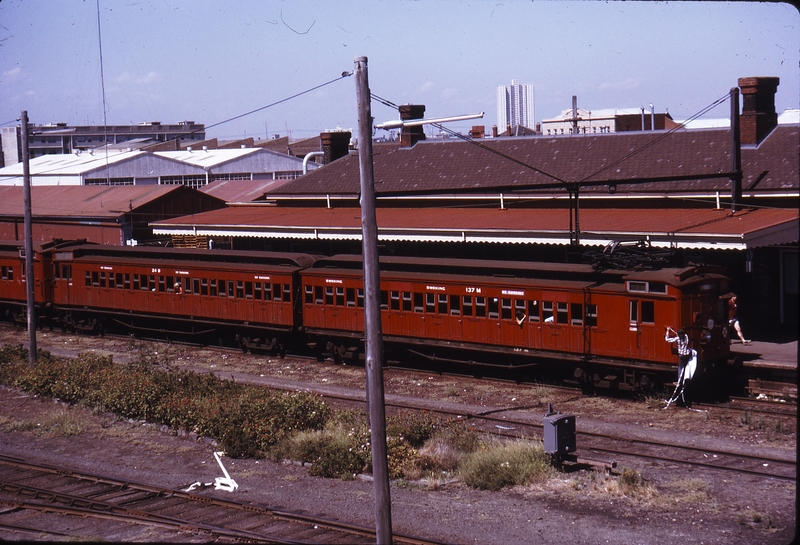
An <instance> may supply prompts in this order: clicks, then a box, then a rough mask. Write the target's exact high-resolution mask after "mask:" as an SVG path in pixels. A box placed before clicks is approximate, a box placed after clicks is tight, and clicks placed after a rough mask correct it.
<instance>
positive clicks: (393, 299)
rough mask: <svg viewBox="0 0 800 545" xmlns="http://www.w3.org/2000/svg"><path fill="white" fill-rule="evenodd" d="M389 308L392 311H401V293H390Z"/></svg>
mask: <svg viewBox="0 0 800 545" xmlns="http://www.w3.org/2000/svg"><path fill="white" fill-rule="evenodd" d="M389 308H390V309H391V310H400V292H399V291H391V292H389Z"/></svg>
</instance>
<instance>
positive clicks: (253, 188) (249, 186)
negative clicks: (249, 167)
mask: <svg viewBox="0 0 800 545" xmlns="http://www.w3.org/2000/svg"><path fill="white" fill-rule="evenodd" d="M288 182H291V180H217V181H215V182H211V183H210V184H208V185H205V186H203V187H201V188H200V191H201V192H202V193H205V194H207V195H211V196H213V197H216V198H218V199H222V200H223V201H225V202H229V203H233V202H252V201H255V200H256V199H261V198H262V197H264V195H265V194H266V193H268V192H270V191H272V190H274V189H276V188H278V187H281V186H282V185H284V184H286V183H288Z"/></svg>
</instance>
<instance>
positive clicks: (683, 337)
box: [664, 326, 692, 381]
mask: <svg viewBox="0 0 800 545" xmlns="http://www.w3.org/2000/svg"><path fill="white" fill-rule="evenodd" d="M664 340H665V341H667V342H668V343H675V344H677V346H678V381H681V380H682V378H683V374H684V369H686V364H687V363H689V359H690V358H691V357H692V349H691V348H689V335H687V334H686V332H685V331H684V330H683V329H679V330H678V331H675V330H674V329H672V328H671V327H670V326H667V332H666V334H665V335H664Z"/></svg>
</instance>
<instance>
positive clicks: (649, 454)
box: [321, 393, 797, 481]
mask: <svg viewBox="0 0 800 545" xmlns="http://www.w3.org/2000/svg"><path fill="white" fill-rule="evenodd" d="M321 395H322V396H323V397H325V398H326V399H328V400H330V401H337V402H345V403H354V404H358V403H363V401H364V400H363V398H361V397H360V396H346V395H330V394H324V393H323V394H321ZM386 407H387V410H396V411H420V410H423V411H426V412H427V413H432V414H437V415H439V416H441V417H443V418H449V419H457V420H467V421H469V422H470V423H471V424H472V425H473V426H474V427H476V428H477V429H480V430H481V431H483V432H486V433H492V434H495V435H499V436H503V437H507V438H520V437H538V438H541V437H542V434H543V424H541V423H538V422H532V421H530V420H523V419H518V418H514V417H513V416H512V415H513V412H515V411H529V410H530V409H536V410H541V408H540V407H538V406H537V407H512V408H499V409H492V410H488V411H485V412H472V413H470V412H462V411H454V410H449V409H442V408H437V407H435V406H433V405H429V404H427V403H426V402H425V401H423V400H420V401H419V402H415V403H414V404H408V403H396V402H391V401H387V402H386ZM577 436H578V450H579V451H580V452H581V453H582V454H581V455H580V456H579V461H580V460H581V459H584V460H587V461H589V462H591V463H592V464H593V465H605V466H606V468H607V469H611V468H612V467H614V466H615V465H616V463H617V462H619V461H620V460H621V459H622V458H624V459H633V458H638V459H644V460H648V461H651V462H660V463H668V464H682V465H687V466H694V467H698V468H706V469H715V470H721V471H727V472H733V473H738V474H740V475H754V476H760V477H767V478H773V479H780V480H785V481H796V479H797V458H796V457H791V456H788V455H787V456H775V455H769V454H749V453H747V452H743V449H738V450H736V451H731V450H722V449H718V448H711V447H698V446H693V445H684V444H679V443H677V442H667V441H659V440H654V439H647V438H641V437H635V436H634V435H624V436H623V435H616V434H611V433H604V432H595V431H585V430H577Z"/></svg>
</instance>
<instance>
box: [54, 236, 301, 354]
mask: <svg viewBox="0 0 800 545" xmlns="http://www.w3.org/2000/svg"><path fill="white" fill-rule="evenodd" d="M312 262H313V258H312V257H311V256H308V255H305V254H277V253H267V252H230V251H212V250H203V251H197V250H188V249H176V248H120V247H110V246H98V245H83V246H76V247H72V248H65V249H59V250H56V251H54V252H53V254H52V270H53V290H52V291H53V304H54V307H55V308H56V309H57V312H58V316H59V319H60V320H61V322H62V324H64V326H66V327H73V328H77V329H82V330H98V329H102V328H103V327H105V325H107V324H108V322H107V321H108V320H112V321H113V322H114V324H116V325H122V326H124V327H126V328H128V329H129V330H130V331H132V332H147V331H156V330H157V331H160V332H166V333H182V334H186V333H190V334H192V335H203V334H212V333H220V334H221V333H222V331H223V330H232V331H234V332H235V333H236V334H237V338H238V340H239V342H240V344H241V345H242V346H243V347H244V348H248V347H249V348H253V349H255V348H261V349H264V350H270V349H274V348H276V347H278V346H280V345H281V344H282V343H283V341H284V340H285V338H286V337H287V336H288V335H290V334H292V333H294V331H295V330H296V329H297V328H298V327H299V326H300V323H301V316H300V310H301V309H300V306H299V304H298V302H297V301H298V298H297V294H296V293H295V289H296V286H297V285H298V281H297V279H296V276H297V273H298V271H299V270H300V269H301V268H302V267H305V266H309V265H310V264H311V263H312Z"/></svg>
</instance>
